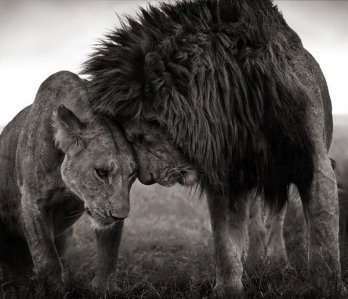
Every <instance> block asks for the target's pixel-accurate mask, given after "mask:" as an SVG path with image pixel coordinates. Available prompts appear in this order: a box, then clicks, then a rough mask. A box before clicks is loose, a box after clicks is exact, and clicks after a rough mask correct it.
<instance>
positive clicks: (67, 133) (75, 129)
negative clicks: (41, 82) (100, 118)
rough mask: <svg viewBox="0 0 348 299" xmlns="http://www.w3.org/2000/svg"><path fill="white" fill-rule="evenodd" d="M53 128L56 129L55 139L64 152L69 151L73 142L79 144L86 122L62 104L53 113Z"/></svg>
mask: <svg viewBox="0 0 348 299" xmlns="http://www.w3.org/2000/svg"><path fill="white" fill-rule="evenodd" d="M52 120H53V128H54V130H55V134H54V137H55V141H56V144H57V146H58V147H59V148H61V149H62V151H63V152H65V153H66V152H67V150H68V149H69V147H70V146H71V145H72V144H77V143H78V141H79V139H80V137H79V136H80V135H81V132H82V130H83V129H84V128H85V126H86V125H85V124H84V123H83V122H81V121H80V120H79V118H78V117H77V116H76V115H75V114H74V113H73V112H72V111H71V110H69V109H68V108H66V107H65V106H64V105H60V106H59V108H58V110H57V111H55V112H54V113H53V117H52Z"/></svg>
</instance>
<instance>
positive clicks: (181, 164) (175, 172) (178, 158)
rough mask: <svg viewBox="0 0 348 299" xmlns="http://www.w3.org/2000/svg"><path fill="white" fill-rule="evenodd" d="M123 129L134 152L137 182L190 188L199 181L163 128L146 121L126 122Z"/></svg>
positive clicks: (193, 169) (190, 165) (189, 164)
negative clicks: (136, 164) (137, 167)
mask: <svg viewBox="0 0 348 299" xmlns="http://www.w3.org/2000/svg"><path fill="white" fill-rule="evenodd" d="M123 128H124V130H125V133H126V138H127V139H128V141H129V142H130V143H131V144H132V146H133V148H134V150H135V154H136V157H137V163H138V166H139V173H138V178H139V180H140V182H142V183H143V184H146V185H148V184H153V183H158V184H160V185H162V186H171V185H174V184H175V183H180V184H182V185H186V186H190V185H193V184H194V183H196V182H198V176H197V170H196V169H195V168H194V167H193V165H192V164H191V163H190V162H189V161H188V160H187V159H186V158H185V157H184V155H183V153H182V152H181V151H180V150H179V149H178V148H177V147H175V145H174V144H173V142H172V141H171V139H170V136H169V135H168V133H167V132H166V130H165V129H164V128H161V127H160V126H158V125H155V124H154V123H151V122H146V121H127V122H124V123H123Z"/></svg>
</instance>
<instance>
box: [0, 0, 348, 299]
mask: <svg viewBox="0 0 348 299" xmlns="http://www.w3.org/2000/svg"><path fill="white" fill-rule="evenodd" d="M148 3H152V4H156V3H158V2H157V1H145V0H144V1H138V0H137V1H135V0H134V1H131V0H129V1H83V0H76V1H68V0H65V1H54V0H50V1H43V0H42V1H29V0H28V1H24V0H23V1H19V0H0V86H1V87H0V131H1V127H2V126H3V125H6V124H7V123H8V122H9V121H10V120H11V119H12V118H13V117H14V116H15V115H16V114H17V113H18V112H19V111H20V110H21V109H22V108H24V107H25V106H27V105H29V104H31V103H32V102H33V100H34V98H35V94H36V91H37V89H38V87H39V85H40V84H41V82H42V81H43V80H44V79H46V78H47V77H48V76H49V75H51V74H52V73H54V72H57V71H59V70H69V71H72V72H79V71H80V66H81V63H82V62H83V61H84V60H85V59H86V58H87V56H88V54H89V53H91V51H92V50H93V45H95V44H96V43H97V42H98V38H102V37H103V35H104V34H105V33H107V32H108V31H109V30H112V29H113V28H115V27H117V26H118V25H119V22H118V18H117V16H116V14H118V15H123V14H131V15H132V14H135V11H136V9H137V7H138V6H146V5H147V4H148ZM275 3H276V4H277V5H278V7H279V9H280V10H281V11H282V13H283V14H284V17H285V19H286V21H287V22H288V24H289V25H290V26H291V27H292V28H293V29H294V30H295V31H296V32H297V33H298V34H299V36H300V37H301V39H302V41H303V43H304V46H305V47H306V48H307V49H308V50H309V51H310V52H311V53H312V54H313V55H314V57H315V58H316V59H317V61H318V62H319V64H320V66H321V67H322V70H323V72H324V74H325V77H326V79H327V82H328V86H329V90H330V94H331V99H332V103H333V112H334V114H335V118H334V122H335V138H334V142H333V145H332V149H331V156H332V157H333V158H334V159H335V160H336V161H337V169H336V172H337V177H338V183H339V195H340V203H341V206H342V208H341V211H340V212H341V235H342V236H345V235H347V233H348V224H347V219H348V217H347V216H346V215H345V213H346V212H345V211H348V205H347V204H346V203H347V202H348V196H347V192H346V191H345V190H348V172H347V171H348V153H347V152H348V150H347V144H348V117H346V116H345V114H348V55H347V54H348V34H347V28H348V1H332V0H330V1H313V0H311V1H280V0H278V1H275ZM131 202H132V203H131V213H130V217H129V219H127V221H126V224H125V231H124V237H123V241H122V245H121V252H120V263H119V273H120V274H119V286H120V287H121V289H122V290H123V293H122V294H126V295H127V294H130V295H129V296H128V295H127V296H126V295H125V298H131V297H132V296H134V297H137V298H138V297H147V296H149V295H151V296H152V297H160V298H162V297H161V296H164V297H165V298H167V297H168V296H169V295H168V294H171V295H173V296H174V295H175V296H174V297H175V298H181V297H182V298H188V297H194V298H195V296H196V297H199V298H201V297H204V296H205V292H206V290H207V289H209V287H208V285H209V284H211V283H212V279H213V273H214V269H213V263H212V255H211V253H212V244H211V234H210V221H209V215H208V211H207V207H206V202H205V200H204V199H201V200H200V199H198V196H197V194H195V193H194V192H193V191H190V190H185V189H183V188H181V187H179V186H175V187H173V188H170V189H168V188H164V187H160V186H158V185H153V186H148V187H145V186H143V185H141V184H140V183H139V182H136V183H135V185H134V186H133V187H132V190H131ZM85 220H86V219H85V218H83V219H82V220H81V221H80V222H79V223H78V224H77V225H76V227H75V233H76V236H77V238H75V240H74V241H73V243H72V245H73V246H71V248H70V250H69V252H68V254H67V256H66V261H65V263H66V267H67V269H68V271H69V275H73V279H75V280H77V281H82V282H83V283H85V282H88V281H90V280H91V279H92V277H93V268H94V267H93V263H94V261H95V257H96V248H95V238H94V232H93V231H92V229H91V228H90V226H89V225H87V224H86V221H85ZM285 238H286V245H287V249H288V255H289V256H290V257H291V256H294V257H295V258H296V259H297V260H304V259H305V257H306V253H305V250H304V248H305V246H306V231H305V229H304V220H303V214H302V210H301V208H300V207H299V205H298V203H292V204H291V205H290V210H289V213H288V216H287V219H286V226H285ZM342 244H343V243H342ZM82 252H83V254H81V253H82ZM300 256H302V258H300ZM342 257H343V258H345V257H346V251H345V247H344V248H342ZM86 261H87V262H86ZM346 265H348V263H346ZM347 268H348V267H346V266H344V268H343V270H344V271H345V270H347ZM262 273H263V274H262V275H263V276H264V277H266V279H265V278H262V279H264V280H265V281H266V282H267V285H268V282H269V281H270V279H271V278H269V276H268V275H273V274H272V273H271V272H262ZM254 277H256V276H254ZM347 277H348V275H347ZM252 281H253V280H252V279H251V280H249V282H247V284H248V283H249V292H251V294H253V295H252V296H251V298H253V297H255V294H257V295H260V293H257V292H258V291H257V292H256V293H253V290H255V289H253V288H252V287H253V285H254V284H253V282H252ZM291 281H292V283H294V282H293V279H291ZM295 283H297V284H298V283H300V282H298V281H295ZM256 285H257V286H256ZM260 285H261V284H260V283H259V282H257V283H255V288H257V289H258V288H259V287H260ZM278 286H279V281H278V280H277V281H276V282H275V283H274V286H272V288H271V289H267V288H268V287H267V288H266V289H265V291H264V293H262V294H263V295H264V294H267V292H268V293H269V294H273V293H274V292H275V290H277V288H278ZM283 286H284V285H283ZM297 289H298V288H297V285H296V286H295V287H289V290H290V292H293V291H296V290H297ZM301 291H302V290H299V292H301ZM38 292H39V291H38ZM127 292H128V293H127ZM144 292H145V293H144ZM265 292H266V293H265ZM300 294H302V293H300ZM169 297H170V296H169ZM266 297H267V296H266ZM120 298H122V297H120Z"/></svg>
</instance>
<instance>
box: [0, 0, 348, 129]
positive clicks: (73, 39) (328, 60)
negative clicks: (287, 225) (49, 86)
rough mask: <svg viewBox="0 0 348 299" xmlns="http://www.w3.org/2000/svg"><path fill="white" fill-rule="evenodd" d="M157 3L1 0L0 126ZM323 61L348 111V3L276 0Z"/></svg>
mask: <svg viewBox="0 0 348 299" xmlns="http://www.w3.org/2000/svg"><path fill="white" fill-rule="evenodd" d="M148 3H152V4H156V3H158V1H146V0H142V1H141V0H140V1H139V0H134V1H133V0H126V1H83V0H75V1H68V0H64V1H55V0H50V1H43V0H42V1H31V0H26V1H24V0H22V1H21V0H0V82H1V88H0V125H4V124H6V123H8V122H9V121H10V120H11V119H12V118H13V117H14V116H15V115H16V113H18V112H19V111H20V110H21V109H22V108H23V107H25V106H26V105H29V104H30V103H32V101H33V100H34V97H35V93H36V91H37V89H38V87H39V85H40V83H41V82H42V81H43V80H44V79H45V78H47V77H48V76H49V75H51V74H52V73H54V72H56V71H59V70H69V71H72V72H78V71H79V70H80V65H81V63H82V62H83V61H84V60H85V59H86V57H87V55H88V53H90V52H91V51H92V49H93V45H94V44H95V43H96V42H97V41H98V38H101V37H102V36H103V35H104V34H105V33H107V32H108V31H109V30H112V29H113V28H114V27H117V26H118V24H119V23H118V18H117V16H116V14H119V15H123V14H135V10H136V8H137V7H138V6H146V5H147V4H148ZM275 3H277V5H278V6H279V9H280V10H281V11H282V12H283V14H284V17H285V19H286V21H287V22H288V23H289V25H290V26H291V27H292V28H293V29H294V30H295V31H296V32H297V33H298V34H299V36H300V37H301V39H302V41H303V43H304V45H305V47H306V48H307V49H308V50H309V51H310V52H311V53H312V54H313V55H314V57H315V58H316V59H317V61H318V62H319V64H320V65H321V67H322V69H323V71H324V74H325V76H326V79H327V81H328V85H329V89H330V94H331V98H332V102H333V109H334V113H335V114H348V101H347V97H348V55H347V53H348V34H347V32H346V30H347V28H348V1H332V0H330V1H313V0H310V1H281V0H278V1H275Z"/></svg>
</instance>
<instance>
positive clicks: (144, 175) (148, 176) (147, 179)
mask: <svg viewBox="0 0 348 299" xmlns="http://www.w3.org/2000/svg"><path fill="white" fill-rule="evenodd" d="M138 178H139V181H140V182H141V183H142V184H144V185H152V184H154V183H156V179H155V176H154V175H153V173H151V172H147V171H139V172H138Z"/></svg>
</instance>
